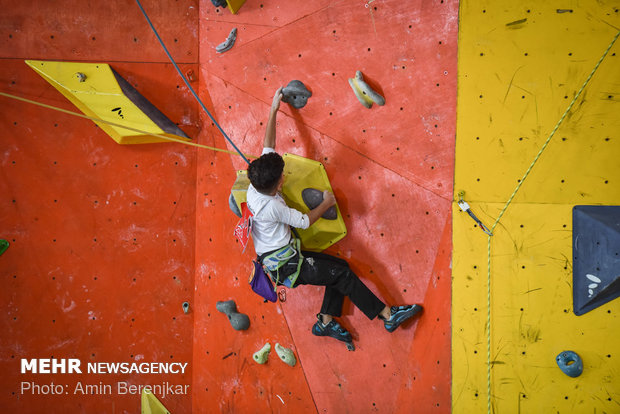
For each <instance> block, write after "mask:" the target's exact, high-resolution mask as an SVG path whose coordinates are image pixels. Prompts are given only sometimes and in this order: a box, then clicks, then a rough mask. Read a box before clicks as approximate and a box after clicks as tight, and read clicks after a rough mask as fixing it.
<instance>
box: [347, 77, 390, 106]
mask: <svg viewBox="0 0 620 414" xmlns="http://www.w3.org/2000/svg"><path fill="white" fill-rule="evenodd" d="M349 85H350V86H351V89H353V93H355V96H356V97H357V99H358V100H359V101H360V103H361V104H362V105H364V106H365V107H366V108H370V107H372V104H373V102H374V103H376V104H377V105H379V106H383V105H385V98H384V97H383V96H381V95H380V94H378V93H377V92H375V91H374V90H373V89H372V88H371V87H370V86H368V84H367V83H366V82H365V81H364V77H363V76H362V72H360V71H359V70H358V71H357V72H355V77H354V78H349Z"/></svg>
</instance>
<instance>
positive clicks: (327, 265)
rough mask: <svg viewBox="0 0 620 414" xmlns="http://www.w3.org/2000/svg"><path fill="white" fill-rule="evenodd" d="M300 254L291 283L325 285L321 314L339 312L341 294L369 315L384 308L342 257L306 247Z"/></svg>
mask: <svg viewBox="0 0 620 414" xmlns="http://www.w3.org/2000/svg"><path fill="white" fill-rule="evenodd" d="M302 255H303V256H304V261H303V263H302V265H301V270H300V272H299V277H298V278H297V282H296V283H295V286H294V287H297V286H299V285H315V286H325V294H324V296H323V304H322V305H321V313H322V314H326V315H331V316H341V315H342V304H343V302H344V298H345V296H347V297H348V298H349V299H351V302H353V304H354V305H355V306H356V307H357V308H358V309H359V310H361V311H362V312H363V313H364V315H366V316H367V317H368V318H369V319H374V318H375V317H376V316H377V315H379V313H380V312H381V311H382V310H383V308H385V304H384V303H383V302H382V301H381V300H379V298H377V296H375V294H374V293H372V291H371V290H370V289H368V287H366V285H365V284H364V283H363V282H362V281H361V280H360V279H359V278H358V277H357V275H356V274H355V273H353V271H352V270H351V269H350V268H349V264H348V263H347V262H346V260H342V259H339V258H337V257H334V256H330V255H328V254H325V253H316V252H309V251H302ZM285 267H287V268H288V267H289V266H285ZM292 267H293V266H292ZM287 270H289V269H287ZM285 272H286V271H285ZM287 273H288V272H287ZM289 274H290V273H289ZM281 275H282V273H281Z"/></svg>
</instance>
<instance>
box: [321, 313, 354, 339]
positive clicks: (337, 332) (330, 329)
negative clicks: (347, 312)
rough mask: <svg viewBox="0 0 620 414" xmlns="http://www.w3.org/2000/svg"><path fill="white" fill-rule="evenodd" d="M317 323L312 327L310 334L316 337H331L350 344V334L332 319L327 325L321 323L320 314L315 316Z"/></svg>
mask: <svg viewBox="0 0 620 414" xmlns="http://www.w3.org/2000/svg"><path fill="white" fill-rule="evenodd" d="M316 317H317V319H318V320H317V321H316V323H315V324H314V326H313V327H312V334H313V335H316V336H331V337H332V338H336V339H337V340H339V341H342V342H351V341H352V338H351V334H350V333H349V332H348V331H347V330H345V329H344V328H343V327H342V326H340V324H339V323H338V322H336V321H335V320H334V319H332V320H331V321H329V323H328V324H327V325H325V324H323V322H322V321H321V314H320V313H319V314H318V315H316Z"/></svg>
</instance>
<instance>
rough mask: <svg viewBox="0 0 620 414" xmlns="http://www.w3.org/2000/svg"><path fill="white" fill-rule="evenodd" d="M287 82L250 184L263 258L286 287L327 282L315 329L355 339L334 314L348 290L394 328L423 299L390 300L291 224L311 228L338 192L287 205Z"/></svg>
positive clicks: (372, 314)
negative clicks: (314, 247) (280, 141)
mask: <svg viewBox="0 0 620 414" xmlns="http://www.w3.org/2000/svg"><path fill="white" fill-rule="evenodd" d="M281 99H282V88H279V89H278V90H277V91H276V94H275V95H274V97H273V103H272V105H271V110H270V114H269V120H268V122H267V130H266V132H265V140H264V143H263V153H262V155H261V157H260V158H258V159H256V160H254V161H253V162H252V163H251V164H250V165H249V167H248V177H249V179H250V183H251V184H250V186H249V188H248V191H247V205H248V208H249V209H250V212H251V213H252V214H253V216H254V217H253V224H252V238H253V239H254V248H255V250H256V254H257V256H258V260H259V261H260V262H261V263H263V264H264V265H265V266H266V267H267V268H268V269H270V268H271V269H270V270H271V271H270V273H271V275H272V278H273V279H274V281H276V283H278V284H282V285H285V286H287V287H293V288H294V287H297V286H299V285H318V286H325V294H324V296H323V304H322V306H321V310H320V313H319V314H317V319H318V320H317V322H316V323H315V324H314V326H313V327H312V333H313V334H314V335H317V336H329V337H333V338H336V339H338V340H341V341H343V342H347V343H351V341H352V340H351V334H350V333H349V332H348V331H346V330H345V329H343V328H342V327H341V326H340V324H339V323H338V322H337V321H336V320H335V319H334V317H339V316H341V313H342V305H343V301H344V298H345V296H347V297H349V299H350V300H351V301H352V302H353V304H354V305H355V306H357V307H358V308H359V309H360V310H361V311H362V312H363V313H364V314H365V315H366V316H367V317H368V318H369V319H371V320H372V319H374V318H375V317H377V316H378V317H379V319H381V320H382V321H383V323H384V326H385V329H387V330H388V331H389V332H393V331H394V330H395V329H396V328H398V326H400V325H401V324H402V323H403V322H404V321H406V320H407V319H409V318H411V317H412V316H414V315H415V314H416V313H418V312H420V311H421V310H422V307H421V306H420V305H406V306H392V307H389V306H386V305H385V304H384V303H383V302H382V301H381V300H379V299H378V298H377V297H376V296H375V295H374V293H372V291H371V290H370V289H368V288H367V287H366V285H364V283H363V282H362V281H361V280H360V279H359V278H358V277H357V276H356V275H355V273H353V271H352V270H351V269H350V268H349V265H348V263H347V262H346V261H345V260H342V259H340V258H337V257H334V256H330V255H327V254H324V253H316V252H310V251H299V241H298V240H297V239H296V238H295V237H294V236H293V234H292V231H291V227H294V228H300V229H306V228H308V227H309V226H311V225H312V224H313V223H314V222H316V221H317V220H318V219H319V218H320V217H321V216H322V215H323V214H324V213H325V212H326V211H327V209H329V208H330V207H331V206H333V205H334V204H336V199H335V198H334V195H333V194H332V193H330V192H328V191H325V192H324V193H323V201H322V202H321V203H320V204H319V205H318V206H317V207H315V208H314V209H312V210H310V211H309V212H308V213H307V214H303V213H301V212H300V211H298V210H296V209H294V208H290V207H288V206H287V205H286V203H285V201H284V199H283V198H282V196H281V194H280V191H281V190H282V185H283V183H284V176H283V170H284V160H283V159H282V157H281V156H280V155H278V154H277V153H276V152H275V145H276V115H277V112H278V109H279V108H280V100H281Z"/></svg>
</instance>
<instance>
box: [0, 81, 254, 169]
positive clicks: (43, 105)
mask: <svg viewBox="0 0 620 414" xmlns="http://www.w3.org/2000/svg"><path fill="white" fill-rule="evenodd" d="M0 96H4V97H6V98H11V99H16V100H18V101H22V102H27V103H29V104H33V105H37V106H41V107H43V108H47V109H52V110H54V111H58V112H62V113H65V114H69V115H74V116H79V117H80V118H86V119H90V120H91V121H93V122H97V123H99V122H102V123H104V124H108V125H112V126H115V127H118V128H124V129H127V130H129V131H133V132H138V133H140V134H144V135H150V136H153V137H157V138H161V139H163V140H166V141H171V142H178V143H179V144H184V145H190V146H193V147H198V148H203V149H208V150H212V151H219V152H225V153H227V154H234V155H238V153H237V152H235V151H228V150H225V149H221V148H215V147H210V146H208V145H202V144H197V143H195V142H190V141H185V140H184V139H183V138H182V137H178V138H172V137H168V136H165V135H161V134H155V133H153V132H147V131H142V130H140V129H136V128H132V127H128V126H126V125H121V124H117V123H115V122H110V121H106V120H104V119H99V118H94V117H92V116H88V115H83V114H80V113H77V112H73V111H68V110H66V109H62V108H58V107H56V106H52V105H47V104H44V103H41V102H37V101H33V100H30V99H26V98H22V97H20V96H15V95H11V94H8V93H4V92H0ZM175 136H178V135H175ZM244 155H245V156H246V157H249V158H256V156H254V155H248V154H244Z"/></svg>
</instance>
